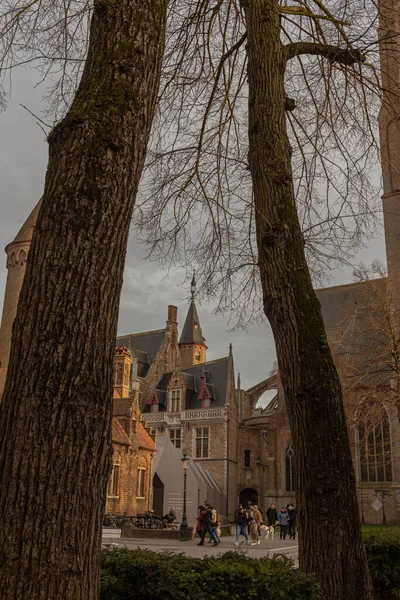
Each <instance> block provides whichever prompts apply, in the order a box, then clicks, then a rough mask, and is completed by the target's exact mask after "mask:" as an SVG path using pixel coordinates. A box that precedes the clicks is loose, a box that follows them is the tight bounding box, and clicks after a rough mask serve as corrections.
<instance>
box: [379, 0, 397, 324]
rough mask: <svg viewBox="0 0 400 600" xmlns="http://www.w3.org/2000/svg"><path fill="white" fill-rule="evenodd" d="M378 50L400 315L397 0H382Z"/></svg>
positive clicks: (389, 240) (389, 239)
mask: <svg viewBox="0 0 400 600" xmlns="http://www.w3.org/2000/svg"><path fill="white" fill-rule="evenodd" d="M379 8H380V15H379V51H380V62H381V71H382V87H383V98H382V105H381V109H380V112H379V133H380V145H381V161H382V172H383V197H382V202H383V216H384V223H385V239H386V255H387V265H388V275H389V277H390V280H391V282H392V283H393V285H392V292H393V310H394V312H395V313H396V314H397V315H399V314H400V289H399V288H400V0H381V2H380V7H379Z"/></svg>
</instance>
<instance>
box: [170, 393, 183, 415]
mask: <svg viewBox="0 0 400 600" xmlns="http://www.w3.org/2000/svg"><path fill="white" fill-rule="evenodd" d="M180 410H181V390H171V412H180Z"/></svg>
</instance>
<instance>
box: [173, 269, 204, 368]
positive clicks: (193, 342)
mask: <svg viewBox="0 0 400 600" xmlns="http://www.w3.org/2000/svg"><path fill="white" fill-rule="evenodd" d="M191 294H192V298H191V301H190V306H189V310H188V313H187V316H186V320H185V324H184V326H183V330H182V335H181V339H180V340H179V348H180V352H181V367H182V369H186V368H188V367H191V366H193V365H198V364H201V363H204V362H206V350H207V346H206V343H205V342H206V340H205V338H204V337H203V333H202V331H201V327H200V319H199V315H198V314H197V308H196V304H195V301H194V297H195V294H196V279H195V276H194V275H193V279H192V283H191Z"/></svg>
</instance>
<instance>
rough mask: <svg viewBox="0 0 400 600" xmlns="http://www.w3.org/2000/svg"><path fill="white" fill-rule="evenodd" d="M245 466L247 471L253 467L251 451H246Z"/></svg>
mask: <svg viewBox="0 0 400 600" xmlns="http://www.w3.org/2000/svg"><path fill="white" fill-rule="evenodd" d="M244 466H245V468H246V469H248V468H249V467H251V450H245V451H244Z"/></svg>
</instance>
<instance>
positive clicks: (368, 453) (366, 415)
mask: <svg viewBox="0 0 400 600" xmlns="http://www.w3.org/2000/svg"><path fill="white" fill-rule="evenodd" d="M357 433H358V458H359V465H360V481H361V482H363V483H370V482H371V483H373V482H390V481H393V472H392V447H391V440H390V424H389V417H388V414H387V411H386V409H385V407H384V406H378V405H377V403H376V402H371V401H370V400H366V401H364V403H363V404H362V407H361V408H360V411H359V416H358V420H357Z"/></svg>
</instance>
